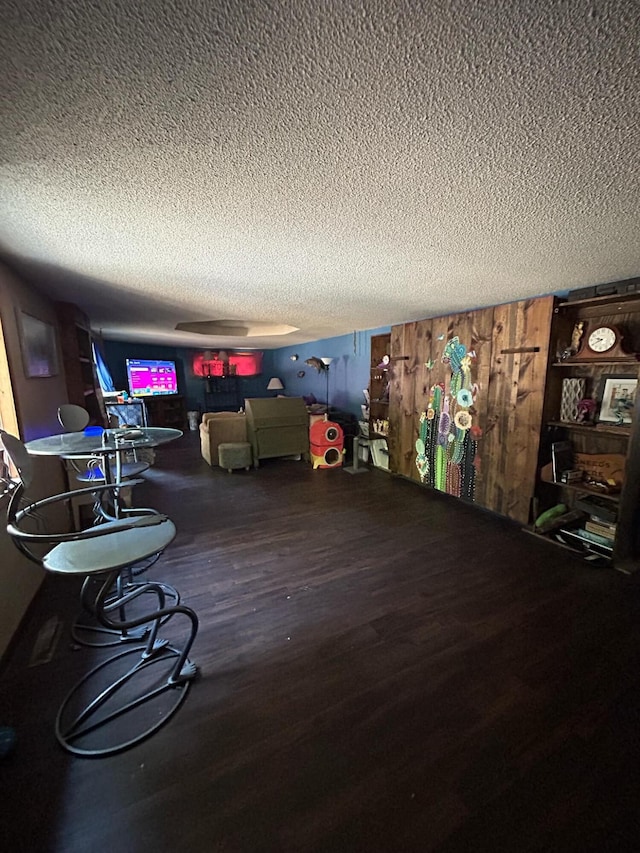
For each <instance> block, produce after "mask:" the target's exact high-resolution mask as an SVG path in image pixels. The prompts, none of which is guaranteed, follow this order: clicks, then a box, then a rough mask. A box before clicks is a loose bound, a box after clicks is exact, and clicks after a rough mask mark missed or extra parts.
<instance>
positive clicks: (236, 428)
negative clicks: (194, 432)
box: [200, 412, 247, 467]
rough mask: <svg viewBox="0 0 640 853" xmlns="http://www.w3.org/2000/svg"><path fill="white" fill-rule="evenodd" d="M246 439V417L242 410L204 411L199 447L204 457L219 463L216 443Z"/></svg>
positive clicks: (210, 463)
mask: <svg viewBox="0 0 640 853" xmlns="http://www.w3.org/2000/svg"><path fill="white" fill-rule="evenodd" d="M238 441H243V442H244V441H247V418H246V415H245V414H244V412H205V413H204V415H203V416H202V422H201V423H200V447H201V450H202V456H203V457H204V459H205V460H206V461H207V462H208V463H209V465H211V467H214V466H215V465H219V464H220V461H219V458H218V445H220V444H224V443H226V442H238Z"/></svg>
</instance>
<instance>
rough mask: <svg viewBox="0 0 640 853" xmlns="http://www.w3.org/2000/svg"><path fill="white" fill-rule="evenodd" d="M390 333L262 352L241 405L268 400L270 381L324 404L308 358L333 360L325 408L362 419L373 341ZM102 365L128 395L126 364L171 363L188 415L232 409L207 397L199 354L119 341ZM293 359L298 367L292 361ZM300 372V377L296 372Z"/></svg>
mask: <svg viewBox="0 0 640 853" xmlns="http://www.w3.org/2000/svg"><path fill="white" fill-rule="evenodd" d="M389 331H391V329H390V327H389V326H382V327H380V328H379V329H367V330H365V331H361V332H355V333H352V334H349V335H340V336H339V337H336V338H325V339H323V340H320V341H314V342H312V343H306V344H298V345H296V346H290V347H281V348H280V349H277V350H265V352H264V357H263V363H262V375H261V376H257V377H255V378H253V377H252V378H246V379H244V378H242V377H238V398H239V399H240V403H239V404H240V405H241V404H242V400H244V398H245V397H270V396H272V395H273V392H272V391H267V384H268V382H269V380H270V379H271V378H272V377H273V376H277V377H278V378H279V379H281V380H282V384H283V385H284V388H285V390H284V391H283V392H282V393H284V394H286V395H287V396H289V397H305V396H310V395H313V396H314V397H316V399H317V401H318V402H319V403H325V402H326V398H327V377H326V374H325V373H324V372H323V373H318V371H317V370H316V369H315V368H314V367H311V366H310V365H308V364H305V359H307V358H309V357H310V356H317V357H318V358H323V357H331V358H333V361H332V362H331V365H330V367H329V403H330V405H331V406H332V407H334V408H336V409H340V410H341V411H345V412H351V414H353V415H355V416H356V417H358V418H360V417H361V416H362V413H361V410H360V406H361V404H362V403H364V396H363V394H362V389H363V388H368V387H369V376H370V364H369V355H370V352H371V336H372V335H380V334H384V333H387V332H389ZM102 350H103V353H104V358H105V361H106V362H107V365H108V366H109V370H110V371H111V375H112V376H113V381H114V383H115V386H116V388H118V389H127V370H126V364H125V359H127V358H154V359H169V360H171V361H175V362H176V369H177V373H178V388H179V389H180V393H181V394H182V395H183V396H184V397H185V402H186V406H187V409H192V410H196V411H200V412H204V411H211V410H221V409H233V408H236V402H237V401H236V398H235V397H234V396H233V395H227V394H215V395H214V394H209V395H205V382H204V380H203V379H202V377H200V376H194V375H193V371H192V367H191V365H192V362H193V356H194V354H195V353H196V352H202V349H193V348H186V347H170V346H162V345H157V344H142V343H126V342H123V341H104V343H103V345H102ZM292 355H297V356H298V359H297V361H292V360H291V356H292ZM301 370H303V371H304V374H305V375H304V377H302V378H299V377H298V376H297V374H298V372H299V371H301Z"/></svg>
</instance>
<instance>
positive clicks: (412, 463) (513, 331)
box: [389, 297, 554, 523]
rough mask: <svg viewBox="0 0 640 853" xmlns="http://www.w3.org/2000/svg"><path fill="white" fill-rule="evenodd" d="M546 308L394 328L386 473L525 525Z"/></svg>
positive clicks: (470, 314) (549, 305)
mask: <svg viewBox="0 0 640 853" xmlns="http://www.w3.org/2000/svg"><path fill="white" fill-rule="evenodd" d="M553 306H554V300H553V297H541V298H539V299H528V300H523V301H521V302H514V303H510V304H509V305H499V306H496V307H489V308H481V309H478V310H476V311H467V312H464V313H460V314H453V315H448V316H443V317H435V318H431V319H425V320H420V321H418V322H412V323H405V324H403V325H398V326H394V327H393V328H392V330H391V363H392V365H393V374H392V380H391V388H390V407H389V409H390V411H389V422H390V427H389V456H390V467H391V470H392V471H393V472H395V473H398V474H401V475H402V476H405V477H410V478H411V479H414V480H416V481H418V482H422V483H423V485H425V486H428V487H431V488H435V489H437V490H438V491H443V492H447V493H448V494H451V495H454V496H456V497H462V498H465V499H467V500H472V501H474V502H475V503H477V504H479V505H480V506H482V507H485V508H486V509H490V510H492V511H494V512H498V513H501V514H502V515H506V516H508V517H510V518H513V519H515V520H516V521H520V522H523V523H526V522H527V521H528V520H529V518H530V513H531V504H532V500H533V497H534V492H535V484H536V471H537V461H538V445H539V439H540V429H541V424H542V412H543V405H544V389H545V377H546V370H547V361H548V350H549V338H550V330H551V320H552V316H553ZM426 421H427V422H426ZM438 448H440V449H438Z"/></svg>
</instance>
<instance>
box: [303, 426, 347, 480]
mask: <svg viewBox="0 0 640 853" xmlns="http://www.w3.org/2000/svg"><path fill="white" fill-rule="evenodd" d="M309 442H310V450H311V461H312V462H313V467H314V469H315V468H339V467H340V465H342V459H343V455H344V452H343V451H344V432H343V431H342V427H341V426H340V424H337V423H335V422H334V421H316V422H315V423H314V424H312V425H311V429H310V430H309Z"/></svg>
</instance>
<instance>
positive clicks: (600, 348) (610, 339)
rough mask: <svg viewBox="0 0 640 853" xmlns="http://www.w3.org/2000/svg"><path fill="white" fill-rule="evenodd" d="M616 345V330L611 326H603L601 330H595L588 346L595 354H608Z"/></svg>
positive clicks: (590, 336)
mask: <svg viewBox="0 0 640 853" xmlns="http://www.w3.org/2000/svg"><path fill="white" fill-rule="evenodd" d="M615 343H616V333H615V329H612V328H611V327H610V326H601V327H600V328H599V329H594V331H593V332H591V334H590V335H589V339H588V340H587V344H588V345H589V349H590V350H593V352H608V351H609V350H610V349H611V348H612V347H613V346H615Z"/></svg>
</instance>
